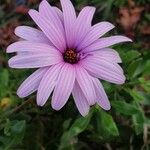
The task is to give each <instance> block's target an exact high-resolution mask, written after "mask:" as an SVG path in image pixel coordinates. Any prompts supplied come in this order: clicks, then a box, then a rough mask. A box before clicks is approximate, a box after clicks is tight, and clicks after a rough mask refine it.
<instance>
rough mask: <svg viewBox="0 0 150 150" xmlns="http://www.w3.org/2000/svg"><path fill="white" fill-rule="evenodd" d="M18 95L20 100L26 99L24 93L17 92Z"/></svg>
mask: <svg viewBox="0 0 150 150" xmlns="http://www.w3.org/2000/svg"><path fill="white" fill-rule="evenodd" d="M17 95H18V97H19V98H25V97H26V96H25V95H23V93H21V92H20V91H17Z"/></svg>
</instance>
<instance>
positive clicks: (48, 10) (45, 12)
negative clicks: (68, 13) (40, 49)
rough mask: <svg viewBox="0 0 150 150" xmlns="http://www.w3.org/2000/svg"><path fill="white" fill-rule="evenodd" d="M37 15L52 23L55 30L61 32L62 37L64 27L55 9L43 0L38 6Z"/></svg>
mask: <svg viewBox="0 0 150 150" xmlns="http://www.w3.org/2000/svg"><path fill="white" fill-rule="evenodd" d="M57 11H58V10H57ZM39 13H40V14H41V16H43V17H46V19H47V20H49V21H50V22H51V23H53V25H54V26H55V27H56V28H57V30H59V32H62V33H63V35H64V27H63V24H62V21H61V20H60V18H59V16H58V14H57V12H56V8H53V7H52V6H50V4H49V3H48V2H47V1H46V0H43V1H42V2H41V3H40V5H39ZM64 36H65V35H64Z"/></svg>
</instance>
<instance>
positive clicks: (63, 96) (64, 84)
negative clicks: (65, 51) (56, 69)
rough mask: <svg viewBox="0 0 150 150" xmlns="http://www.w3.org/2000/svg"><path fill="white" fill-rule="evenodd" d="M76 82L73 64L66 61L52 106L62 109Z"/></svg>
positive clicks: (59, 77) (55, 90)
mask: <svg viewBox="0 0 150 150" xmlns="http://www.w3.org/2000/svg"><path fill="white" fill-rule="evenodd" d="M74 82H75V69H74V67H73V65H70V64H67V63H65V64H64V66H63V67H62V69H61V71H60V73H59V76H58V80H57V83H56V86H55V89H54V93H53V96H52V108H53V109H55V110H60V109H61V108H62V107H63V106H64V105H65V104H66V102H67V100H68V98H69V96H70V94H71V92H72V89H73V86H74Z"/></svg>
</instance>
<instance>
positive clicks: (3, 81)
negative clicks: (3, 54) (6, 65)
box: [0, 69, 9, 86]
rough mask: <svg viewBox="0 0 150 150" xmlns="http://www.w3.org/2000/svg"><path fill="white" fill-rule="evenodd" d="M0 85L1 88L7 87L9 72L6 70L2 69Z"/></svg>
mask: <svg viewBox="0 0 150 150" xmlns="http://www.w3.org/2000/svg"><path fill="white" fill-rule="evenodd" d="M0 77H1V78H0V84H1V86H8V81H9V72H8V70H7V69H3V70H2V71H1V73H0Z"/></svg>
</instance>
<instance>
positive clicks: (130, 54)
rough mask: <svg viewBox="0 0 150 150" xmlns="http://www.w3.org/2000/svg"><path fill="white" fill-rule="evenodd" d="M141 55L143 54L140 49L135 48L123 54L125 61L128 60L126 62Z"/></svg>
mask: <svg viewBox="0 0 150 150" xmlns="http://www.w3.org/2000/svg"><path fill="white" fill-rule="evenodd" d="M140 55H141V54H140V53H139V52H138V51H135V50H131V51H128V52H126V53H124V54H123V62H126V63H128V62H131V61H133V60H134V59H136V58H138V57H140Z"/></svg>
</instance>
